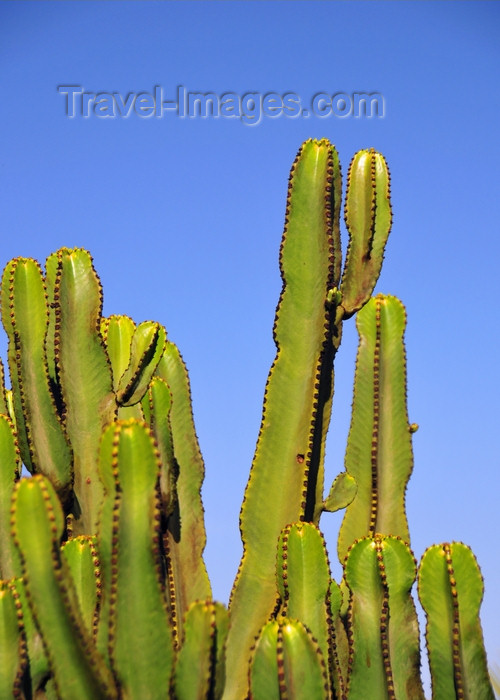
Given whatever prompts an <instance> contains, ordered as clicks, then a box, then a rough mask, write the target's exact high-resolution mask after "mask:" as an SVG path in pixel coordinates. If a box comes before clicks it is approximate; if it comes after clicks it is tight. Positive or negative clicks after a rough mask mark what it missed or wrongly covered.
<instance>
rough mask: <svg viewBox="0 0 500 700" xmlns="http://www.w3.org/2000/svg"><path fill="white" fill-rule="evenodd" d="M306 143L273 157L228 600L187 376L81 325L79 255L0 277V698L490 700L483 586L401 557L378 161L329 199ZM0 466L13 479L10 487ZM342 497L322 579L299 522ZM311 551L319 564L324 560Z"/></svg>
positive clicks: (145, 343)
mask: <svg viewBox="0 0 500 700" xmlns="http://www.w3.org/2000/svg"><path fill="white" fill-rule="evenodd" d="M341 200H342V181H341V170H340V164H339V159H338V155H337V152H336V150H335V148H334V147H333V146H332V145H331V144H330V143H329V142H328V141H327V140H320V141H314V140H310V141H306V142H305V143H304V144H303V145H302V147H301V149H300V150H299V153H298V155H297V157H296V159H295V161H294V163H293V165H292V170H291V173H290V179H289V183H288V195H287V202H286V215H285V230H284V234H283V239H282V243H281V249H280V270H281V275H282V279H283V288H282V292H281V296H280V299H279V303H278V307H277V311H276V318H275V323H274V329H273V334H274V340H275V343H276V358H275V360H274V362H273V365H272V367H271V370H270V373H269V377H268V380H267V384H266V389H265V395H264V407H263V414H262V423H261V427H260V432H259V436H258V440H257V447H256V451H255V457H254V459H253V463H252V466H251V470H250V477H249V480H248V485H247V488H246V491H245V496H244V500H243V506H242V509H241V519H240V528H241V535H242V540H243V556H242V559H241V563H240V566H239V569H238V572H237V575H236V580H235V582H234V586H233V590H232V593H231V598H230V601H229V610H227V609H226V608H225V606H224V605H222V604H220V603H216V602H214V601H212V595H211V589H210V583H209V579H208V576H207V572H206V569H205V564H204V562H203V550H204V546H205V529H204V523H203V508H202V503H201V495H200V492H201V485H202V481H203V475H204V466H203V461H202V457H201V453H200V450H199V446H198V441H197V438H196V433H195V429H194V425H193V416H192V411H191V403H190V386H189V381H188V376H187V373H186V368H185V366H184V363H183V360H182V358H181V355H180V354H179V351H178V350H177V348H176V346H175V345H174V344H173V343H172V342H171V341H170V340H167V337H166V333H165V330H164V328H163V327H162V326H161V325H160V324H158V323H153V322H145V323H140V324H138V325H136V324H135V323H134V322H133V321H132V320H131V319H130V318H129V317H127V316H112V317H110V318H103V317H102V289H101V285H100V281H99V278H98V276H97V274H96V272H95V270H94V267H93V264H92V259H91V257H90V255H89V254H88V253H87V252H86V251H84V250H81V249H72V250H70V249H66V248H63V249H61V250H59V251H58V252H56V253H53V254H52V255H50V256H49V258H48V259H47V261H46V263H45V269H44V271H43V270H42V268H41V267H40V265H39V264H38V263H37V262H36V261H35V260H32V259H29V258H16V259H14V260H12V261H11V262H9V263H8V264H7V266H6V268H5V270H4V273H3V278H2V286H1V315H2V322H3V325H4V328H5V330H6V332H7V336H8V341H9V343H8V370H9V375H10V385H11V389H6V388H5V384H6V382H5V381H4V376H3V369H2V377H1V378H2V382H1V390H0V576H1V582H0V635H1V639H0V698H1V700H8V698H25V699H26V700H31V699H37V700H39V699H42V698H47V699H49V700H52V699H53V698H62V699H63V700H80V699H86V700H99V699H109V700H114V699H116V700H119V699H123V700H129V699H131V700H149V699H158V700H164V699H165V698H174V699H175V700H203V699H206V700H218V699H221V698H223V699H224V700H245V699H247V698H248V699H251V700H275V699H276V700H278V699H279V698H283V699H285V698H286V700H296V699H299V698H300V699H301V700H334V699H335V700H345V699H347V698H349V700H367V699H369V700H378V699H379V698H380V699H383V698H390V699H392V698H397V699H398V700H399V699H401V700H402V699H405V698H406V699H408V700H418V698H423V697H424V692H423V688H422V682H421V678H420V643H419V628H418V622H417V616H416V612H415V604H414V601H413V598H412V594H411V589H412V586H413V583H414V582H415V580H417V588H418V595H419V597H420V601H421V603H422V606H423V608H424V610H425V613H426V616H427V624H426V633H425V638H426V643H427V650H428V655H429V661H430V669H431V677H432V693H433V698H435V700H448V699H452V698H467V699H469V700H472V699H476V698H477V699H483V698H484V699H492V698H493V697H494V696H493V690H492V687H491V683H490V679H489V676H488V671H487V662H486V654H485V651H484V647H483V640H482V631H481V626H480V622H479V607H480V603H481V599H482V595H483V581H482V578H481V573H480V571H479V568H478V565H477V563H476V560H475V558H474V555H473V554H472V553H471V551H470V550H469V549H468V548H467V547H466V546H465V545H464V544H462V543H460V542H449V543H443V544H440V545H434V546H432V547H430V548H429V549H428V550H427V551H426V552H425V554H424V556H423V557H422V560H421V562H420V564H419V565H418V566H417V563H416V561H415V559H414V556H413V554H412V551H411V549H410V535H409V530H408V522H407V519H406V513H405V491H406V487H407V484H408V479H409V478H410V474H411V471H412V468H413V455H412V432H413V431H414V429H415V427H414V426H413V425H410V424H409V421H408V414H407V408H406V361H405V349H404V341H403V336H404V330H405V325H406V315H405V310H404V307H403V305H402V304H401V302H400V301H399V300H398V299H396V298H395V297H392V296H383V295H381V294H379V295H377V296H375V297H372V293H373V290H374V287H375V284H376V282H377V279H378V276H379V273H380V269H381V266H382V260H383V256H384V248H385V245H386V242H387V238H388V235H389V230H390V228H391V217H392V214H391V204H390V188H389V173H388V170H387V166H386V163H385V160H384V158H383V156H381V155H380V154H379V153H376V152H375V151H374V150H365V151H360V152H358V153H357V154H356V155H355V156H354V158H353V159H352V161H351V164H350V167H349V171H348V175H347V188H346V195H345V204H344V218H345V223H346V227H347V231H348V235H349V245H348V250H347V255H346V259H345V261H344V262H342V259H341V245H340V212H341ZM353 316H355V317H356V325H357V329H358V333H359V347H358V353H357V361H356V370H355V377H354V392H353V403H352V419H351V427H350V431H349V437H348V444H347V450H346V456H345V471H343V472H342V473H340V474H339V475H338V476H337V478H336V479H335V480H334V482H333V484H332V486H331V488H330V489H329V491H328V492H327V495H326V497H325V493H326V492H324V457H325V438H326V432H327V429H328V424H329V421H330V414H331V408H332V396H333V379H334V369H333V368H334V360H335V356H336V353H337V351H338V349H339V346H340V342H341V338H342V328H343V324H344V322H349V319H350V318H351V317H353ZM22 465H24V467H25V468H26V470H27V471H28V472H29V473H30V474H31V476H30V477H28V478H21V470H22ZM340 509H345V513H344V518H343V521H342V525H341V527H340V531H339V536H338V543H337V554H338V557H339V559H340V562H341V564H342V565H343V577H342V580H341V581H334V580H333V579H332V577H331V574H330V565H329V559H328V554H327V551H326V546H325V541H324V539H323V536H322V534H321V531H320V529H319V526H320V519H321V518H322V517H324V518H328V517H329V516H328V512H333V511H337V510H340ZM331 555H332V553H330V556H331Z"/></svg>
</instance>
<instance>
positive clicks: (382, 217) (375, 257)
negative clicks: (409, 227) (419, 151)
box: [340, 148, 392, 318]
mask: <svg viewBox="0 0 500 700" xmlns="http://www.w3.org/2000/svg"><path fill="white" fill-rule="evenodd" d="M344 218H345V223H346V226H347V230H348V231H349V247H348V249H347V257H346V262H345V266H344V272H343V274H342V283H341V287H340V289H341V292H342V307H343V309H344V312H345V313H344V318H348V317H349V316H352V314H354V313H355V312H356V311H358V310H359V309H361V308H362V307H363V306H364V304H365V303H366V302H367V301H368V299H369V298H370V296H371V294H372V292H373V289H374V287H375V283H376V281H377V279H378V277H379V274H380V269H381V267H382V262H383V259H384V249H385V244H386V243H387V238H388V236H389V232H390V230H391V223H392V212H391V202H390V178H389V170H388V168H387V164H386V162H385V159H384V157H383V156H382V155H380V153H377V152H376V151H374V150H373V148H370V149H369V150H364V151H358V153H356V155H355V156H354V158H353V159H352V161H351V165H350V166H349V172H348V174H347V194H346V204H345V213H344Z"/></svg>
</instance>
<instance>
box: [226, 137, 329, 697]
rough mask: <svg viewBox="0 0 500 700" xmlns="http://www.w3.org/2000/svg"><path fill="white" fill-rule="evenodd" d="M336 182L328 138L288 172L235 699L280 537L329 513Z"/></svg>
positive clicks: (237, 605)
mask: <svg viewBox="0 0 500 700" xmlns="http://www.w3.org/2000/svg"><path fill="white" fill-rule="evenodd" d="M334 176H336V177H334ZM338 176H339V166H338V156H337V153H336V151H335V149H334V148H333V146H332V145H331V144H330V143H329V142H328V141H326V140H323V141H307V142H306V143H305V144H304V145H303V146H302V148H301V149H300V151H299V153H298V155H297V158H296V159H295V162H294V164H293V166H292V170H291V174H290V180H289V189H288V197H287V208H286V215H285V231H284V234H283V240H282V244H281V250H280V269H281V274H282V279H283V289H282V292H281V297H280V300H279V303H278V308H277V311H276V318H275V325H274V339H275V343H276V346H277V355H276V358H275V361H274V363H273V366H272V367H271V371H270V374H269V377H268V380H267V385H266V391H265V397H264V410H263V417H262V423H261V428H260V433H259V438H258V442H257V448H256V452H255V456H254V460H253V464H252V469H251V472H250V478H249V481H248V485H247V488H246V492H245V499H244V502H243V506H242V509H241V518H240V529H241V533H242V539H243V548H244V552H243V558H242V560H241V564H240V569H239V571H238V575H237V578H236V581H235V584H234V587H233V591H232V594H231V602H230V609H231V619H232V623H233V624H232V626H231V628H230V631H229V638H228V669H230V675H229V678H228V695H227V697H228V698H238V697H241V696H242V694H243V693H244V683H245V678H246V672H247V671H246V667H245V663H244V662H245V660H246V658H248V654H249V650H250V647H251V646H252V643H253V640H254V638H255V636H256V635H257V633H258V630H259V629H260V628H261V627H262V625H263V624H264V622H265V621H266V620H267V619H268V618H269V616H270V615H271V613H272V611H273V608H274V607H275V605H276V592H275V580H274V579H275V551H276V543H277V540H278V536H279V534H280V531H281V529H282V528H283V527H284V526H285V525H286V524H287V523H290V522H296V521H298V520H313V519H315V520H317V519H318V518H319V514H320V512H321V509H322V501H323V464H322V458H323V452H324V438H325V435H324V427H325V424H326V423H327V422H328V420H329V412H330V406H331V395H332V389H333V373H332V360H333V345H332V342H331V332H332V328H331V325H332V322H333V318H332V317H333V315H334V314H333V309H332V305H331V304H327V303H325V301H326V298H327V294H328V291H329V290H331V289H332V288H334V287H335V284H336V282H337V280H335V278H334V274H335V273H334V270H335V269H338V263H337V262H336V260H337V258H336V257H335V256H338V255H340V250H339V249H336V250H335V249H334V240H333V235H332V228H334V226H333V223H332V214H333V216H336V215H337V213H338V206H339V204H338V202H337V201H336V200H335V197H337V196H338V193H339V186H338V183H337V180H338ZM334 180H335V184H332V183H333V181H334ZM332 199H334V200H335V201H333V202H332Z"/></svg>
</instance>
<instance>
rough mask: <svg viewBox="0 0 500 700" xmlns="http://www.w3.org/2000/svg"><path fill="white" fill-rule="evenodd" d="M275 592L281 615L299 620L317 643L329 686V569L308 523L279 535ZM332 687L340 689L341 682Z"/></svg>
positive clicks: (321, 545) (332, 671)
mask: <svg viewBox="0 0 500 700" xmlns="http://www.w3.org/2000/svg"><path fill="white" fill-rule="evenodd" d="M276 572H277V579H278V592H279V594H280V598H281V601H282V609H281V611H280V612H281V613H282V614H283V615H285V616H286V617H289V618H294V619H297V620H300V621H301V622H302V624H304V625H305V626H306V627H307V629H308V630H309V631H310V632H311V634H312V636H313V637H314V639H315V640H316V642H317V643H318V646H319V648H320V649H321V651H322V654H323V657H324V658H325V659H328V675H329V678H330V682H331V683H332V682H333V676H334V674H335V673H337V676H338V672H339V670H340V669H339V667H338V666H337V665H335V664H334V658H333V646H334V639H333V625H332V610H331V608H330V597H329V593H330V580H331V575H330V565H329V562H328V556H327V553H326V544H325V541H324V539H323V536H322V534H321V533H320V531H319V530H318V528H317V527H316V526H315V525H313V524H312V523H295V524H293V525H288V526H287V527H286V528H284V529H283V531H282V532H281V535H280V538H279V542H278V554H277V566H276ZM335 685H337V686H338V687H343V679H342V678H341V677H337V678H336V682H335Z"/></svg>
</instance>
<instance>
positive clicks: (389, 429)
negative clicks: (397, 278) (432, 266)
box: [338, 295, 413, 562]
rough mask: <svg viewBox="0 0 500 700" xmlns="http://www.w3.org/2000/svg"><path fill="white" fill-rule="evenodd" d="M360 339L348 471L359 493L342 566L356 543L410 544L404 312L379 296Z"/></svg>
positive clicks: (341, 546) (342, 536) (362, 316)
mask: <svg viewBox="0 0 500 700" xmlns="http://www.w3.org/2000/svg"><path fill="white" fill-rule="evenodd" d="M356 324H357V327H358V332H359V336H360V342H359V347H358V356H357V361H356V376H355V380H354V398H353V407H352V419H351V427H350V431H349V438H348V444H347V450H346V456H345V466H346V471H347V473H348V474H350V475H351V476H352V477H354V479H355V481H356V484H357V493H356V496H355V498H354V500H353V501H352V503H351V504H350V505H348V506H347V510H346V512H345V515H344V519H343V521H342V526H341V528H340V532H339V540H338V554H339V559H340V561H341V562H342V561H343V559H344V557H345V554H346V552H347V549H348V548H349V546H350V545H351V544H352V542H353V541H354V540H355V539H359V538H360V537H364V536H365V535H369V536H373V535H374V534H375V532H381V533H387V534H392V535H398V536H400V537H402V538H403V539H404V540H406V541H408V542H409V531H408V522H407V518H406V513H405V489H406V484H407V482H408V479H409V478H410V474H411V471H412V468H413V452H412V446H411V431H410V426H409V422H408V414H407V409H406V360H405V351H404V344H403V334H404V329H405V325H406V315H405V310H404V307H403V305H402V304H401V302H400V301H399V300H398V299H396V298H395V297H391V296H387V297H386V296H382V295H378V296H377V297H375V298H373V299H371V300H370V301H369V302H368V303H367V304H366V305H365V306H364V307H363V309H361V311H359V312H358V315H357V317H356Z"/></svg>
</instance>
